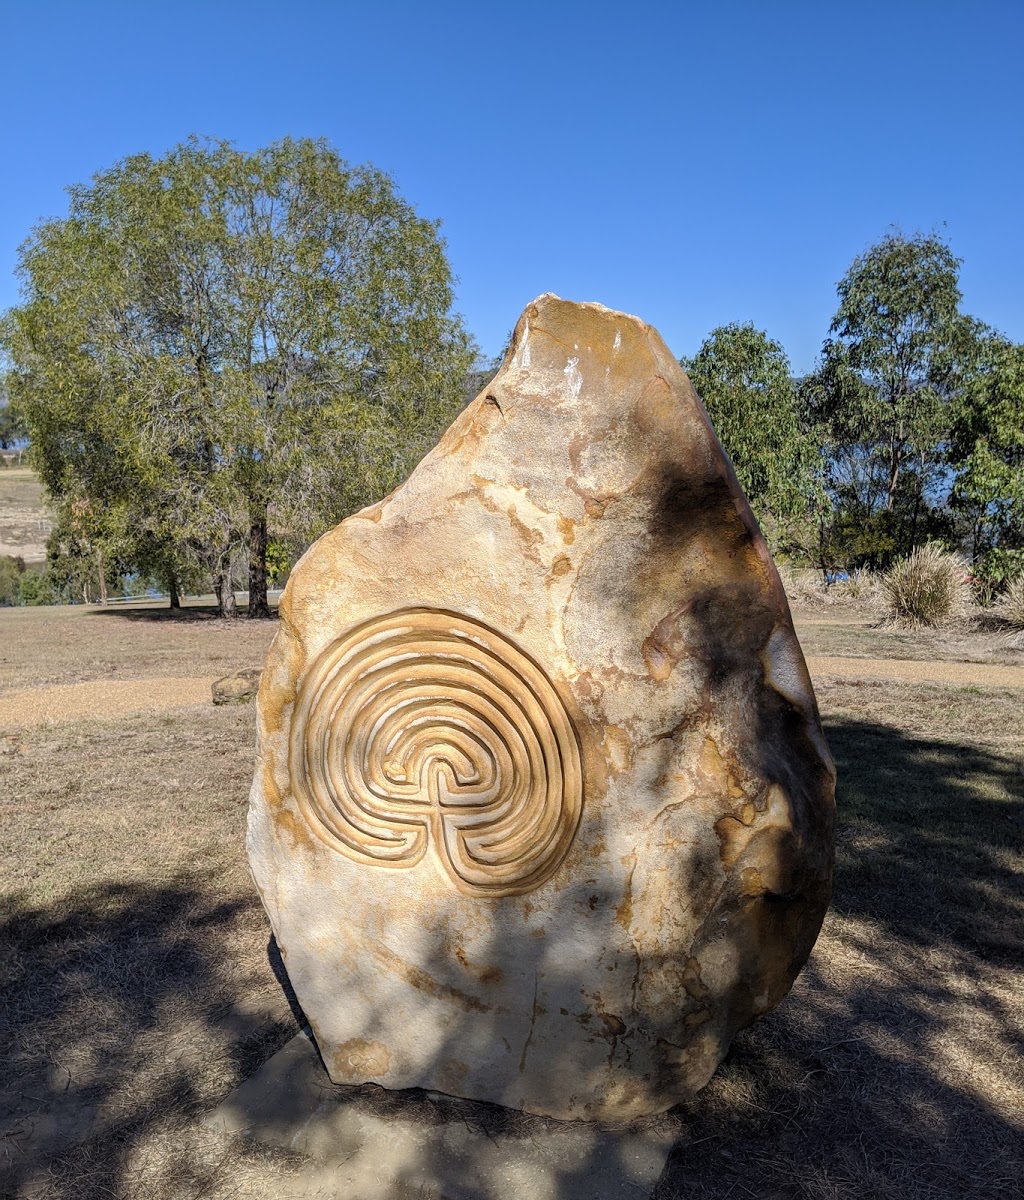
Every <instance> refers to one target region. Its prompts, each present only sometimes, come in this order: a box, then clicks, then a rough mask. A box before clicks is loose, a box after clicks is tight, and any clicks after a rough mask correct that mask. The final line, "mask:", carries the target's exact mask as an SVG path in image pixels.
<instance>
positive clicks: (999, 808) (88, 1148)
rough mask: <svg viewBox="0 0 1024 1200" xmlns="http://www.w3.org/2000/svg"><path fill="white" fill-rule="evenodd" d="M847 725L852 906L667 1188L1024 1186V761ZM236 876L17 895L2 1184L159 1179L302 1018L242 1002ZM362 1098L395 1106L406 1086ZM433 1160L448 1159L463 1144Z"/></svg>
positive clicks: (188, 1186) (879, 1190) (845, 782)
mask: <svg viewBox="0 0 1024 1200" xmlns="http://www.w3.org/2000/svg"><path fill="white" fill-rule="evenodd" d="M827 732H828V737H829V741H830V744H831V746H832V749H833V752H834V754H835V757H836V760H837V765H838V769H839V778H840V787H839V808H840V831H839V837H838V847H837V867H836V879H835V899H834V908H833V912H832V914H831V915H830V917H829V919H828V922H827V924H826V928H825V932H824V933H823V935H822V938H821V940H820V941H819V943H818V947H817V948H816V950H815V953H814V955H813V957H812V959H811V962H810V963H809V965H808V967H807V968H806V970H805V971H804V973H803V975H802V976H801V978H800V980H799V981H798V982H797V985H796V987H795V988H794V990H793V993H792V994H791V995H790V996H789V997H788V998H787V999H786V1000H785V1001H784V1002H783V1004H782V1005H781V1006H780V1008H779V1009H778V1010H777V1011H776V1012H775V1013H774V1014H772V1015H770V1016H769V1017H767V1018H765V1019H764V1020H762V1021H760V1022H759V1023H757V1024H755V1025H754V1026H752V1027H750V1028H749V1029H748V1030H746V1031H744V1032H743V1033H742V1034H741V1035H740V1036H739V1038H738V1039H737V1041H736V1044H735V1047H734V1049H733V1051H732V1052H731V1054H730V1055H729V1058H728V1059H727V1061H726V1062H725V1063H724V1064H723V1066H722V1067H721V1068H720V1070H719V1072H718V1073H717V1075H716V1076H715V1078H714V1079H713V1080H712V1082H711V1084H710V1085H709V1086H708V1087H707V1088H706V1089H705V1090H704V1091H703V1092H702V1093H700V1094H699V1095H698V1096H697V1097H695V1098H694V1099H693V1100H691V1101H689V1102H687V1103H686V1104H683V1105H680V1106H678V1107H677V1109H676V1110H674V1112H673V1119H674V1120H675V1121H677V1122H678V1127H679V1137H678V1140H677V1143H676V1147H675V1149H674V1151H673V1153H672V1156H671V1158H670V1160H669V1162H668V1165H667V1167H666V1169H665V1171H664V1173H663V1175H662V1178H661V1181H660V1183H659V1184H658V1187H657V1189H656V1191H655V1197H656V1200H676V1198H679V1200H681V1198H682V1197H687V1200H690V1198H693V1197H723V1198H724V1197H730V1196H735V1197H742V1196H747V1195H750V1196H756V1197H758V1198H761V1200H773V1198H775V1197H778V1198H783V1197H786V1198H789V1197H807V1198H808V1200H825V1198H837V1200H847V1198H850V1200H852V1198H858V1200H859V1198H862V1197H863V1198H864V1200H867V1198H868V1197H879V1198H882V1200H890V1198H891V1200H896V1198H897V1197H898V1198H899V1200H926V1198H929V1197H931V1198H934V1197H947V1196H948V1197H953V1196H957V1197H959V1196H971V1197H993V1198H994V1197H997V1196H998V1197H1000V1198H1002V1197H1006V1196H1012V1195H1018V1194H1020V1179H1021V1178H1024V1125H1022V1123H1021V1116H1020V1112H1021V1107H1022V1106H1021V1104H1020V1101H1021V1097H1022V1095H1024V1090H1022V1080H1021V1065H1020V1064H1021V1061H1022V1060H1021V1048H1022V1047H1021V1027H1020V1025H1021V1019H1022V1007H1024V1005H1022V983H1021V975H1020V970H1021V965H1022V961H1024V876H1022V873H1021V854H1022V851H1024V795H1022V791H1024V788H1022V784H1024V776H1022V774H1021V764H1020V762H1019V761H1015V760H1013V759H1011V758H1009V757H1005V756H1003V755H1000V754H998V753H994V752H992V751H989V750H986V749H984V748H981V747H977V746H962V745H956V744H954V743H951V742H947V741H941V740H929V739H923V738H916V737H912V736H908V735H906V734H904V733H901V732H899V731H898V730H895V729H892V728H887V727H884V726H881V725H877V724H871V723H868V722H859V721H857V722H855V721H833V722H831V723H828V724H827ZM216 893H217V888H216V881H211V880H202V881H200V880H198V879H190V880H187V881H182V882H181V883H168V884H163V885H152V886H144V885H138V884H133V885H115V884H111V885H108V886H106V887H102V888H90V889H78V890H74V889H72V890H71V891H70V892H69V893H68V894H67V896H66V897H65V898H64V899H62V900H60V901H55V902H54V903H53V904H52V905H48V906H35V907H32V906H29V905H27V904H25V903H24V902H19V901H17V900H14V901H12V902H11V903H10V904H8V906H7V909H6V911H5V913H4V915H3V918H2V920H0V945H2V952H0V953H2V958H0V965H2V970H3V976H4V983H3V997H2V1005H3V1007H2V1012H0V1016H2V1021H0V1025H2V1036H3V1041H4V1046H3V1049H2V1055H3V1057H4V1059H5V1060H6V1062H7V1063H8V1064H9V1067H8V1070H7V1071H6V1072H5V1078H6V1082H5V1083H4V1084H3V1085H0V1127H2V1129H3V1133H4V1138H3V1140H2V1141H0V1180H2V1187H0V1194H2V1195H11V1196H17V1195H18V1194H19V1192H20V1191H21V1190H22V1188H23V1187H24V1186H26V1185H27V1184H28V1181H29V1180H30V1179H32V1178H34V1177H36V1175H37V1173H38V1171H39V1170H40V1169H44V1170H45V1169H46V1168H47V1167H48V1166H51V1165H53V1164H57V1167H56V1169H55V1174H54V1175H53V1177H52V1179H51V1181H50V1183H49V1184H48V1185H47V1187H48V1189H49V1190H48V1191H46V1192H45V1194H46V1195H50V1196H60V1197H69V1198H70V1197H72V1196H73V1197H75V1198H76V1200H79V1198H82V1200H91V1198H92V1197H97V1198H98V1197H101V1196H104V1197H109V1196H111V1195H114V1196H118V1197H122V1196H132V1197H135V1196H140V1197H141V1196H142V1195H145V1194H147V1193H146V1192H145V1190H144V1189H143V1190H139V1185H138V1184H137V1183H136V1182H134V1176H133V1170H134V1168H133V1165H132V1158H133V1154H134V1152H135V1151H136V1149H137V1147H138V1146H139V1144H140V1142H141V1141H143V1140H144V1139H146V1138H147V1137H152V1136H153V1134H154V1130H159V1129H160V1128H162V1127H163V1125H162V1123H166V1121H167V1115H168V1113H171V1112H173V1113H176V1114H178V1116H179V1117H180V1119H181V1120H184V1121H192V1122H194V1123H196V1124H198V1123H199V1122H200V1121H201V1120H202V1117H203V1115H204V1114H205V1113H207V1112H209V1111H210V1109H211V1108H212V1107H213V1106H214V1105H215V1104H216V1103H217V1102H218V1101H219V1100H220V1099H221V1098H222V1097H223V1095H225V1094H226V1093H227V1092H228V1091H230V1090H231V1088H232V1087H233V1086H234V1085H235V1084H236V1083H238V1082H240V1081H241V1080H242V1079H244V1078H246V1077H247V1076H249V1075H250V1074H252V1073H253V1072H254V1071H255V1070H256V1069H257V1068H258V1066H259V1065H260V1064H261V1063H262V1062H263V1061H264V1060H265V1059H266V1058H267V1057H268V1056H269V1054H270V1053H272V1052H273V1051H274V1050H275V1049H277V1047H278V1046H279V1045H280V1044H281V1043H282V1042H283V1041H284V1040H285V1039H286V1038H287V1037H288V1036H290V1035H291V1034H292V1033H293V1032H294V1030H295V1027H296V1025H295V1020H296V1017H295V1016H292V1017H291V1018H289V1016H288V1015H287V1009H285V1010H284V1015H283V1016H282V1017H280V1018H279V1019H277V1020H269V1021H268V1020H266V1019H262V1020H261V1019H259V1018H258V1016H257V1015H254V1013H253V1012H252V1010H251V1009H249V1008H247V1007H246V1006H245V1005H244V1003H241V1002H239V1001H238V1000H237V999H236V996H235V992H234V991H233V988H234V984H233V982H232V978H231V973H230V963H229V961H228V959H227V958H226V952H225V950H224V949H223V946H224V945H226V944H229V943H224V942H223V941H221V940H220V935H221V934H223V932H224V931H225V930H226V929H227V928H228V927H230V926H231V925H232V923H233V922H234V921H236V920H237V918H238V917H239V914H240V912H241V911H242V910H243V909H245V908H246V906H247V902H246V901H244V900H238V899H235V900H232V901H229V902H220V903H218V902H216V901H215V900H214V899H212V897H215V896H216ZM251 903H252V904H253V905H256V904H257V903H258V902H257V901H256V900H255V899H253V901H252V902H251ZM271 954H272V955H273V948H272V951H271ZM278 970H280V963H278ZM292 1001H294V998H293V997H292ZM183 1005H184V1006H186V1007H187V1008H188V1009H189V1015H188V1018H187V1019H183V1018H182V1016H181V1012H182V1006H183ZM293 1012H294V1009H293ZM172 1029H173V1030H174V1034H173V1037H172V1036H171V1035H170V1034H169V1030H172ZM458 1039H459V1030H458V1028H455V1029H453V1030H452V1033H451V1037H450V1038H449V1039H448V1041H447V1042H446V1044H445V1046H444V1047H443V1048H442V1049H441V1050H440V1051H439V1055H446V1054H454V1048H455V1047H456V1046H457V1043H458ZM157 1060H159V1064H160V1065H159V1069H157V1068H156V1066H154V1064H155V1063H156V1062H157ZM169 1060H170V1061H171V1065H170V1066H168V1065H167V1064H168V1061H169ZM214 1060H216V1065H215V1069H213V1068H211V1062H212V1061H214ZM342 1090H346V1089H342ZM347 1090H348V1091H349V1092H350V1093H353V1094H354V1093H356V1092H359V1090H360V1089H347ZM378 1091H379V1089H378ZM364 1095H368V1098H367V1099H366V1104H367V1105H368V1106H369V1108H370V1109H375V1110H377V1111H379V1112H380V1113H381V1114H382V1115H384V1116H385V1117H386V1115H387V1112H388V1111H391V1110H392V1109H394V1106H395V1105H396V1104H397V1103H399V1101H400V1099H401V1097H399V1098H397V1099H396V1097H395V1095H394V1094H382V1095H380V1096H377V1097H376V1099H374V1097H373V1095H372V1090H371V1093H365V1089H364ZM416 1103H418V1104H419V1105H420V1109H421V1111H422V1113H423V1114H425V1115H424V1116H423V1119H424V1120H427V1119H429V1107H428V1105H427V1103H426V1101H425V1100H423V1099H422V1098H420V1099H419V1100H417V1101H416ZM493 1108H494V1106H483V1105H478V1106H472V1109H470V1108H463V1107H460V1106H458V1105H456V1107H455V1109H453V1111H455V1112H457V1113H458V1115H459V1118H460V1119H461V1120H468V1119H469V1117H467V1116H466V1114H467V1113H470V1112H471V1111H472V1113H475V1114H476V1116H475V1118H473V1119H474V1121H475V1122H476V1124H475V1127H476V1128H479V1129H480V1130H481V1131H482V1132H481V1144H483V1143H485V1142H486V1141H487V1132H488V1130H489V1129H490V1130H493V1129H498V1130H500V1131H501V1132H503V1133H508V1132H509V1131H511V1132H512V1133H513V1134H514V1135H516V1131H518V1135H521V1136H522V1137H523V1138H530V1137H533V1136H535V1135H536V1133H537V1127H536V1125H535V1123H534V1122H533V1121H532V1119H529V1118H526V1119H523V1120H520V1119H519V1118H518V1117H514V1115H512V1114H508V1113H507V1112H506V1111H505V1110H494V1112H490V1110H491V1109H493ZM402 1112H403V1113H404V1114H406V1115H408V1113H409V1107H408V1105H406V1106H404V1107H403V1108H402ZM76 1146H77V1147H78V1148H79V1149H78V1150H75V1149H74V1147H76ZM69 1150H70V1156H69ZM76 1154H78V1155H80V1156H81V1162H82V1164H83V1170H82V1171H81V1172H78V1173H76V1171H75V1169H74V1166H73V1159H74V1156H75V1155H76ZM69 1162H72V1166H70V1167H69V1165H68V1164H69ZM85 1164H87V1167H88V1169H87V1170H85V1169H84V1165H85ZM433 1165H434V1168H435V1170H436V1173H437V1177H438V1178H440V1179H442V1180H443V1179H444V1178H445V1171H446V1170H448V1169H450V1168H449V1166H448V1164H446V1163H445V1162H443V1161H438V1162H436V1163H435V1164H433ZM211 1169H212V1168H210V1166H209V1164H208V1163H204V1162H194V1163H190V1162H188V1161H184V1162H183V1163H182V1164H181V1166H180V1170H179V1183H180V1188H179V1189H178V1190H175V1192H174V1194H175V1195H178V1194H181V1195H190V1196H201V1195H204V1194H206V1193H207V1191H208V1190H209V1189H210V1187H211V1178H210V1175H209V1171H210V1170H211ZM569 1182H570V1181H569V1179H568V1178H566V1180H565V1183H566V1189H568V1185H569ZM148 1194H150V1195H152V1194H155V1193H153V1192H152V1191H150V1192H149V1193H148ZM163 1194H170V1192H167V1193H163ZM267 1194H268V1195H270V1194H272V1192H270V1191H268V1193H267ZM438 1194H440V1193H438ZM484 1194H486V1193H483V1192H482V1193H481V1195H484ZM492 1194H493V1195H494V1196H501V1197H502V1198H503V1200H504V1197H505V1196H506V1195H510V1194H511V1193H507V1192H505V1193H503V1192H501V1191H500V1190H498V1191H495V1192H493V1193H492ZM558 1194H564V1193H562V1192H559V1193H558ZM595 1200H596V1198H595Z"/></svg>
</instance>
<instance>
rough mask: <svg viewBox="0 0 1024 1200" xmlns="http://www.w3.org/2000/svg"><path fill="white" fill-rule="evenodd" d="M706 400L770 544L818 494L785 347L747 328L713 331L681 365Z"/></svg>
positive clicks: (812, 452) (810, 447)
mask: <svg viewBox="0 0 1024 1200" xmlns="http://www.w3.org/2000/svg"><path fill="white" fill-rule="evenodd" d="M681 362H682V365H683V368H684V369H685V370H686V372H687V374H688V375H689V376H690V380H691V382H692V383H693V386H694V387H695V388H696V390H697V394H698V395H699V396H700V398H701V399H702V400H703V402H704V405H705V407H706V408H707V410H708V415H709V416H710V417H711V421H712V424H713V425H714V427H715V431H716V432H717V434H718V436H719V438H720V439H721V441H722V444H723V445H724V446H725V448H726V450H727V451H728V452H729V455H730V457H731V458H732V461H733V465H734V466H735V468H736V474H737V476H738V478H739V481H740V483H741V484H742V486H743V489H744V491H745V492H746V494H747V498H748V499H749V500H750V503H751V506H752V507H753V509H754V512H755V513H756V514H757V516H758V518H759V520H760V521H761V523H762V525H764V526H765V528H766V532H768V533H769V535H770V537H771V540H773V541H776V542H777V541H778V536H779V531H780V528H781V527H782V526H783V525H784V524H785V523H787V522H792V521H793V520H795V519H798V518H800V517H802V516H804V515H805V514H806V512H807V510H808V507H809V506H810V504H811V503H812V501H813V498H814V496H815V479H814V471H815V467H816V455H815V450H814V446H813V444H812V443H811V442H810V440H809V439H808V438H807V437H806V436H805V434H804V433H803V432H802V430H801V429H800V427H799V423H798V419H797V403H796V392H795V389H794V385H793V380H792V378H791V371H790V365H789V359H788V358H787V357H786V352H785V351H784V350H783V348H782V346H781V345H780V344H779V343H778V342H777V341H774V340H773V339H772V338H770V337H769V336H768V334H767V333H765V332H764V331H763V330H760V329H756V328H755V327H754V326H753V325H752V324H744V325H741V324H737V323H733V324H730V325H722V326H719V327H718V328H717V329H713V330H712V331H711V333H710V334H709V335H708V337H707V338H705V339H704V341H703V343H702V344H701V347H700V349H699V350H698V351H697V353H696V354H695V355H694V356H693V357H692V358H684V359H682V360H681Z"/></svg>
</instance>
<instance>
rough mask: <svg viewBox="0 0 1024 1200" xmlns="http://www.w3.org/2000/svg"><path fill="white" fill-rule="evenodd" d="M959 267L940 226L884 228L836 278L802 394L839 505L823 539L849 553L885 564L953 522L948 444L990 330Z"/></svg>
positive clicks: (856, 560) (855, 562) (855, 559)
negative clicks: (966, 303)
mask: <svg viewBox="0 0 1024 1200" xmlns="http://www.w3.org/2000/svg"><path fill="white" fill-rule="evenodd" d="M958 270H959V260H958V259H956V258H955V257H954V256H953V254H952V252H951V250H950V249H949V247H948V246H947V245H946V243H945V242H944V241H943V240H942V239H941V238H939V237H937V236H934V235H928V236H925V235H918V236H915V237H905V236H904V235H902V234H900V233H891V234H889V235H888V236H887V237H885V238H883V239H882V240H881V241H880V242H878V243H877V244H876V245H874V246H872V247H871V248H870V249H868V250H867V251H866V252H865V253H864V254H863V255H861V256H860V257H858V258H856V259H855V260H854V261H853V263H852V264H851V266H850V268H849V270H848V271H847V273H846V275H845V276H844V277H843V279H842V280H841V281H840V283H839V285H838V289H837V290H838V298H839V306H838V309H837V311H836V314H835V316H834V317H833V319H832V323H831V326H830V337H829V338H828V339H826V341H825V343H824V346H823V348H822V360H821V365H820V368H819V370H818V371H817V372H816V373H815V374H814V375H812V376H810V377H809V378H808V379H806V380H804V381H803V383H802V385H801V388H800V404H801V410H802V420H803V422H804V424H805V425H806V426H807V427H808V428H811V429H813V430H814V431H815V433H816V435H817V437H818V439H819V441H820V443H821V444H822V446H823V447H824V452H825V453H824V457H825V462H826V464H827V485H828V490H829V494H830V496H831V497H832V501H833V505H834V510H835V512H836V514H837V518H836V519H837V523H838V528H836V529H830V530H829V531H828V533H827V535H826V537H825V540H826V541H828V540H831V541H832V543H833V544H836V545H839V546H841V547H842V548H843V549H842V552H843V553H844V554H847V555H848V556H849V557H848V558H847V564H846V565H849V566H861V565H868V566H872V567H884V566H886V565H887V564H888V563H890V562H892V561H893V559H894V558H895V557H898V556H899V555H902V554H906V553H908V552H909V551H910V550H911V549H912V548H913V547H915V546H917V545H918V544H920V543H921V542H922V541H924V540H926V539H927V538H928V537H936V536H941V535H942V534H943V533H944V530H945V527H946V526H947V525H948V518H946V517H945V516H944V515H943V514H942V512H941V505H942V500H943V496H944V491H945V487H946V480H945V477H944V471H945V469H946V468H945V454H944V448H945V445H946V442H947V440H948V437H949V429H950V423H951V420H952V412H953V407H954V406H955V404H956V402H957V401H958V399H959V397H960V395H961V394H962V392H963V388H964V386H965V382H966V380H967V378H968V377H969V375H970V373H971V371H972V370H973V368H974V366H975V364H976V362H977V359H978V355H979V346H980V345H981V343H982V341H983V339H984V336H985V334H986V331H985V330H984V329H983V327H982V326H980V325H979V323H978V322H976V321H973V320H971V319H970V318H968V317H965V316H963V315H962V314H961V312H960V299H961V297H960V289H959V276H958Z"/></svg>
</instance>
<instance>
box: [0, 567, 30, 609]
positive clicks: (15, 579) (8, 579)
mask: <svg viewBox="0 0 1024 1200" xmlns="http://www.w3.org/2000/svg"><path fill="white" fill-rule="evenodd" d="M24 574H25V563H24V560H23V559H20V558H12V557H11V555H10V554H0V608H5V607H9V606H10V605H12V604H17V602H18V590H19V586H20V584H21V577H22V575H24Z"/></svg>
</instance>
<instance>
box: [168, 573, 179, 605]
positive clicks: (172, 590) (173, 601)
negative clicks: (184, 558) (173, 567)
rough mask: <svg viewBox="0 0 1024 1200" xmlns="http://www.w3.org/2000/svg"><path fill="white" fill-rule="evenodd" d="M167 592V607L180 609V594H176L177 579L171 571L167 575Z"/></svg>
mask: <svg viewBox="0 0 1024 1200" xmlns="http://www.w3.org/2000/svg"><path fill="white" fill-rule="evenodd" d="M167 593H168V595H169V597H170V602H169V603H168V605H167V607H168V608H171V609H174V610H178V609H180V608H181V596H179V595H178V580H177V577H176V576H175V575H174V574H173V573H172V574H171V575H169V576H168V577H167Z"/></svg>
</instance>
